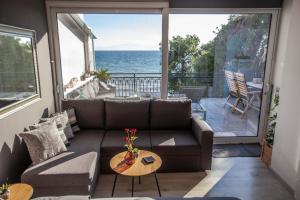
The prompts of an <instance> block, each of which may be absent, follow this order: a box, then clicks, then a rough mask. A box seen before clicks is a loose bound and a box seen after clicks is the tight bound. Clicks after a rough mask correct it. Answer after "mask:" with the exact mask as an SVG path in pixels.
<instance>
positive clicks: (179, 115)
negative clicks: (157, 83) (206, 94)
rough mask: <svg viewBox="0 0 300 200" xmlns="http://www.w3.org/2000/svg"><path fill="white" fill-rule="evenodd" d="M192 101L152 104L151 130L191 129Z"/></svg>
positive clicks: (167, 101)
mask: <svg viewBox="0 0 300 200" xmlns="http://www.w3.org/2000/svg"><path fill="white" fill-rule="evenodd" d="M191 103H192V102H191V100H160V99H159V100H153V101H151V104H150V128H151V129H190V128H191V117H192V111H191V110H192V108H191Z"/></svg>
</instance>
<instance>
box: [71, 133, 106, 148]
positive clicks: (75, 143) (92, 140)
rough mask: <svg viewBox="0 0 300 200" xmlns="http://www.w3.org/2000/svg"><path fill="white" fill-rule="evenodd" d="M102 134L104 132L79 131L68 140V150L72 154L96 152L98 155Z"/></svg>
mask: <svg viewBox="0 0 300 200" xmlns="http://www.w3.org/2000/svg"><path fill="white" fill-rule="evenodd" d="M104 134H105V131H104V130H97V129H83V130H80V131H79V132H78V133H77V134H76V136H75V137H74V138H73V139H72V140H70V142H71V145H70V146H69V147H68V150H69V151H73V152H89V151H96V152H98V153H100V147H101V143H102V141H103V138H104Z"/></svg>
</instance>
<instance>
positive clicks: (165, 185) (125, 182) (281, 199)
mask: <svg viewBox="0 0 300 200" xmlns="http://www.w3.org/2000/svg"><path fill="white" fill-rule="evenodd" d="M157 175H158V182H159V186H160V189H161V193H162V196H163V197H204V196H207V197H222V196H232V197H238V198H240V199H241V200H294V198H293V195H292V194H291V192H290V191H289V190H288V188H287V187H286V186H285V185H284V184H283V183H282V182H281V181H280V180H279V179H278V178H277V177H276V176H275V175H274V174H273V172H272V171H271V170H269V169H268V168H267V167H265V166H264V164H263V163H261V161H260V160H259V158H214V159H213V169H212V170H211V171H207V172H197V173H167V174H157ZM113 181H114V175H101V176H100V177H99V179H98V184H97V186H96V189H95V193H94V195H93V199H98V198H104V197H111V192H112V186H113ZM131 181H132V179H131V178H130V177H124V176H119V177H118V179H117V183H116V189H115V194H114V197H125V198H126V199H129V197H131V183H132V182H131ZM134 187H135V188H134V197H158V190H157V186H156V183H155V178H154V175H149V176H145V177H142V179H141V184H139V183H138V178H135V184H134ZM135 199H136V198H135Z"/></svg>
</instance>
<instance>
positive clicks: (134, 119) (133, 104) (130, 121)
mask: <svg viewBox="0 0 300 200" xmlns="http://www.w3.org/2000/svg"><path fill="white" fill-rule="evenodd" d="M149 106H150V102H149V101H146V100H145V101H135V100H132V101H128V100H108V101H105V113H106V118H105V119H106V121H105V124H106V126H105V127H106V129H109V130H122V129H124V128H137V129H148V128H149Z"/></svg>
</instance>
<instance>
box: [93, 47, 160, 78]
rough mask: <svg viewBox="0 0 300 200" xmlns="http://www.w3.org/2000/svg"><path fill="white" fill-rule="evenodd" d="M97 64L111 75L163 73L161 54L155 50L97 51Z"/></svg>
mask: <svg viewBox="0 0 300 200" xmlns="http://www.w3.org/2000/svg"><path fill="white" fill-rule="evenodd" d="M95 62H96V69H97V70H98V69H101V68H104V69H107V70H108V72H110V73H161V52H160V51H155V50H142V51H141V50H105V51H104V50H96V51H95Z"/></svg>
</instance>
